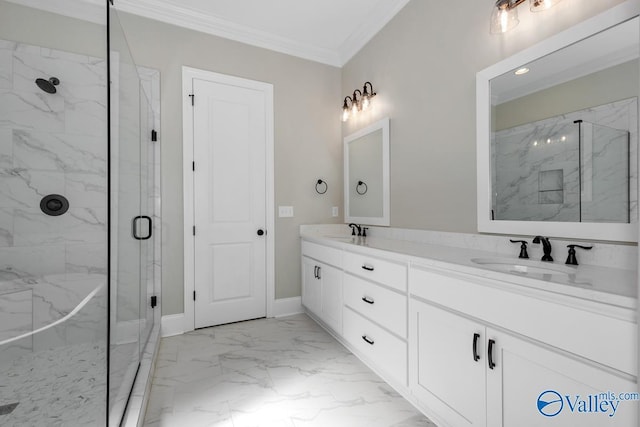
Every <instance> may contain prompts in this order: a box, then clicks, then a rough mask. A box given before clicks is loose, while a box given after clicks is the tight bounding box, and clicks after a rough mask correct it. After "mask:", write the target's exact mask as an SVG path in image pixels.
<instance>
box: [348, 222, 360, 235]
mask: <svg viewBox="0 0 640 427" xmlns="http://www.w3.org/2000/svg"><path fill="white" fill-rule="evenodd" d="M349 227H351V235H352V236H355V235H356V229H357V230H358V234H357V235H358V236H362V229H361V228H360V226H359V225H358V224H354V223H351V224H349Z"/></svg>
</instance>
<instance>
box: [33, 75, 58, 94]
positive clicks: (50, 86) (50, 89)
mask: <svg viewBox="0 0 640 427" xmlns="http://www.w3.org/2000/svg"><path fill="white" fill-rule="evenodd" d="M36 84H37V85H38V87H39V88H40V89H42V90H43V91H45V92H47V93H56V86H58V85H59V84H60V79H58V78H57V77H51V78H50V79H49V80H45V79H36Z"/></svg>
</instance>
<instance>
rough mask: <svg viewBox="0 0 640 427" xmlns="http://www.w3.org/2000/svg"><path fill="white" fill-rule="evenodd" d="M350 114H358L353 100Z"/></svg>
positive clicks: (356, 105)
mask: <svg viewBox="0 0 640 427" xmlns="http://www.w3.org/2000/svg"><path fill="white" fill-rule="evenodd" d="M351 114H353V115H354V116H355V115H356V114H358V104H357V103H355V102H354V103H353V107H351Z"/></svg>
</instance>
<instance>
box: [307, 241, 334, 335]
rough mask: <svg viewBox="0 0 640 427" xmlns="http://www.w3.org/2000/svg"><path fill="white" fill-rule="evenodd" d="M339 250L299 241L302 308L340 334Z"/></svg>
mask: <svg viewBox="0 0 640 427" xmlns="http://www.w3.org/2000/svg"><path fill="white" fill-rule="evenodd" d="M341 266H342V251H341V250H340V249H336V248H331V247H328V246H322V245H318V244H316V243H312V242H307V241H303V242H302V305H304V306H305V307H306V308H307V309H308V310H309V311H311V312H312V313H313V314H315V315H316V316H317V317H318V318H319V319H320V320H322V321H323V322H325V323H326V324H327V326H329V327H330V328H331V329H333V330H334V331H335V332H337V333H338V334H341V333H342V267H341Z"/></svg>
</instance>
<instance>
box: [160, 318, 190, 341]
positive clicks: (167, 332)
mask: <svg viewBox="0 0 640 427" xmlns="http://www.w3.org/2000/svg"><path fill="white" fill-rule="evenodd" d="M184 321H185V318H184V313H179V314H170V315H167V316H162V321H161V322H162V329H161V334H162V336H163V337H170V336H173V335H180V334H184V333H185V331H186V329H185V327H184Z"/></svg>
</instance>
